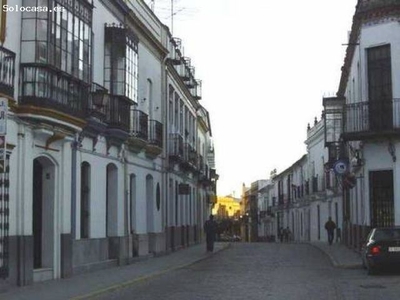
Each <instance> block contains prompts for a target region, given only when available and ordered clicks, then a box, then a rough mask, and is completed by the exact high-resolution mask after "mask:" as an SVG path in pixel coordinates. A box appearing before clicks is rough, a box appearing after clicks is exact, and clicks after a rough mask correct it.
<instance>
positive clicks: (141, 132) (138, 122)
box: [131, 109, 149, 140]
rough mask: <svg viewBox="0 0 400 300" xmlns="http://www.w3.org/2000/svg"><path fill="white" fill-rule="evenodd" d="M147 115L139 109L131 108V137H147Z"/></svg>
mask: <svg viewBox="0 0 400 300" xmlns="http://www.w3.org/2000/svg"><path fill="white" fill-rule="evenodd" d="M148 119H149V117H148V115H147V114H146V113H144V112H142V111H141V110H138V109H133V110H132V115H131V122H132V123H131V135H132V136H133V137H136V138H139V139H143V140H147V139H148V126H149V122H148Z"/></svg>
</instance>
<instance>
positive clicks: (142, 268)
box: [0, 243, 230, 300]
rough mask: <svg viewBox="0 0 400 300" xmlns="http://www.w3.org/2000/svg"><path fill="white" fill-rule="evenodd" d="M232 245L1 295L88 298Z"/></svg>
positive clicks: (22, 299) (10, 298)
mask: <svg viewBox="0 0 400 300" xmlns="http://www.w3.org/2000/svg"><path fill="white" fill-rule="evenodd" d="M229 246H230V244H229V243H215V246H214V252H213V253H207V252H206V246H205V244H199V245H195V246H191V247H188V248H184V249H180V250H178V251H175V252H172V253H169V254H166V255H162V256H157V257H152V258H149V259H145V260H142V261H138V262H135V263H133V264H130V265H126V266H121V267H117V268H111V269H105V270H101V271H96V272H91V273H86V274H81V275H76V276H73V277H71V278H65V279H60V280H49V281H45V282H40V283H35V284H33V285H29V286H25V287H11V288H9V289H7V290H6V291H2V292H0V299H7V300H14V299H18V300H36V299H37V300H62V299H73V300H80V299H89V298H93V297H95V296H98V295H100V294H102V293H105V292H108V291H112V290H116V289H119V288H123V287H127V286H129V285H132V284H134V283H135V282H138V281H142V280H146V279H149V278H151V277H154V276H157V275H161V274H164V273H167V272H169V271H171V270H175V269H179V268H183V267H185V266H188V265H191V264H193V263H195V262H198V261H200V260H203V259H206V258H208V257H210V256H211V255H213V254H215V253H217V252H219V251H221V250H224V249H226V248H228V247H229Z"/></svg>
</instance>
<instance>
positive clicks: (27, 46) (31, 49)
mask: <svg viewBox="0 0 400 300" xmlns="http://www.w3.org/2000/svg"><path fill="white" fill-rule="evenodd" d="M34 61H35V42H22V43H21V63H26V62H34Z"/></svg>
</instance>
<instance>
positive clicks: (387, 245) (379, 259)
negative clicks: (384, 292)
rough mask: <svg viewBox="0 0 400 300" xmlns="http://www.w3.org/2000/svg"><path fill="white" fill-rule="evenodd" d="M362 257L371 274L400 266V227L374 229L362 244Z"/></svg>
mask: <svg viewBox="0 0 400 300" xmlns="http://www.w3.org/2000/svg"><path fill="white" fill-rule="evenodd" d="M361 257H362V261H363V266H364V267H365V268H366V269H367V270H368V274H369V275H371V274H375V273H376V271H377V270H382V269H384V268H387V267H391V266H395V265H399V266H400V227H390V228H374V229H372V230H371V231H370V233H369V234H368V237H367V239H366V241H365V242H364V244H363V245H362V249H361Z"/></svg>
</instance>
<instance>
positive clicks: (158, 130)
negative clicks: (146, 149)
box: [149, 120, 163, 148]
mask: <svg viewBox="0 0 400 300" xmlns="http://www.w3.org/2000/svg"><path fill="white" fill-rule="evenodd" d="M162 138H163V125H162V124H161V123H160V122H158V121H156V120H150V121H149V143H150V144H152V145H155V146H157V147H160V148H162V146H163V139H162Z"/></svg>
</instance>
